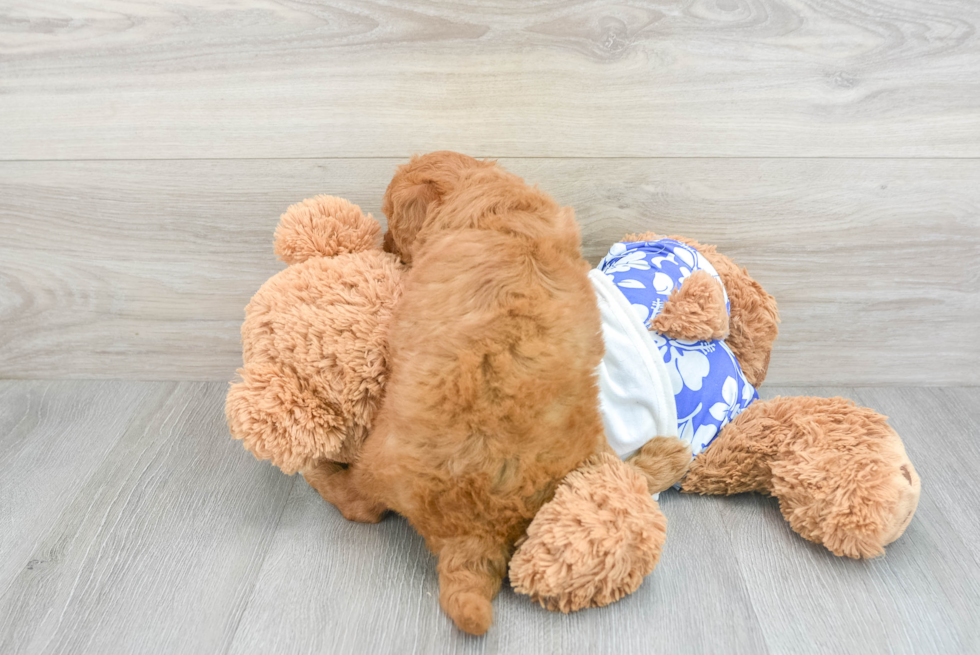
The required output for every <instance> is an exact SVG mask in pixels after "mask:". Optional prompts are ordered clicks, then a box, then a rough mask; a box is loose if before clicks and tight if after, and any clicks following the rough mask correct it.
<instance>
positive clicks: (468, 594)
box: [438, 536, 508, 635]
mask: <svg viewBox="0 0 980 655" xmlns="http://www.w3.org/2000/svg"><path fill="white" fill-rule="evenodd" d="M507 551H508V549H507V547H506V545H505V544H503V543H495V542H494V541H493V540H490V539H485V538H480V537H475V536H461V537H453V538H451V539H448V540H446V541H445V542H444V543H442V544H441V545H440V548H439V566H438V570H439V604H440V605H442V609H443V611H445V612H446V614H448V615H449V617H450V618H451V619H452V620H453V622H454V623H455V624H456V626H457V627H458V628H459V629H460V630H462V631H464V632H468V633H469V634H471V635H482V634H483V633H485V632H486V631H487V629H489V627H490V624H491V623H492V621H493V606H492V605H491V601H492V600H493V598H494V596H496V595H497V592H498V591H500V584H501V582H502V581H503V579H504V575H505V574H506V573H507Z"/></svg>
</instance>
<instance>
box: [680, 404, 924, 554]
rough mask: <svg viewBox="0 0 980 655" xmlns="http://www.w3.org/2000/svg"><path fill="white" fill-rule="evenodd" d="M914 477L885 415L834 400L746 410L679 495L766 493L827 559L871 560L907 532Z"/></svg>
mask: <svg viewBox="0 0 980 655" xmlns="http://www.w3.org/2000/svg"><path fill="white" fill-rule="evenodd" d="M920 489H921V484H920V480H919V476H918V474H917V473H916V471H915V467H913V466H912V462H911V461H909V458H908V456H907V455H906V453H905V448H904V446H903V445H902V441H901V439H900V438H899V436H898V435H897V434H896V433H895V431H894V430H892V428H891V427H890V426H889V425H888V424H887V423H886V421H885V417H884V416H881V415H880V414H878V413H877V412H874V411H873V410H871V409H868V408H866V407H858V406H856V405H854V404H853V403H852V402H850V401H848V400H845V399H843V398H812V397H795V398H774V399H772V400H767V401H759V402H756V403H753V404H752V405H750V406H749V407H748V409H746V410H745V411H744V412H743V413H742V414H740V415H739V416H738V417H737V418H736V419H735V420H734V421H732V422H731V423H729V424H728V425H727V426H726V427H725V428H724V429H723V430H722V432H721V434H719V435H718V437H717V438H716V439H715V441H713V442H712V443H711V445H710V446H709V447H708V448H707V449H706V450H705V451H704V452H703V453H701V455H699V456H698V457H697V458H696V459H695V460H694V463H693V464H692V465H691V470H690V472H689V473H688V476H687V478H685V480H684V482H683V485H682V491H684V492H687V493H703V494H732V493H740V492H745V491H760V492H764V493H770V494H772V495H773V496H775V497H776V498H778V499H779V508H780V511H781V512H782V513H783V516H784V517H786V520H787V521H789V523H790V526H791V527H792V528H793V529H794V530H795V531H796V532H797V533H799V534H800V535H801V536H803V537H804V538H806V539H809V540H810V541H813V542H816V543H819V544H822V545H824V546H825V547H827V548H828V549H829V550H830V551H831V552H833V553H834V554H835V555H844V556H847V557H853V558H862V557H874V556H876V555H880V554H882V553H883V552H884V547H885V546H887V545H888V544H890V543H891V542H893V541H894V540H895V539H897V538H898V537H899V536H900V535H901V534H902V533H903V532H904V531H905V528H906V527H908V524H909V522H910V521H911V519H912V515H913V514H914V513H915V509H916V506H917V504H918V500H919V492H920Z"/></svg>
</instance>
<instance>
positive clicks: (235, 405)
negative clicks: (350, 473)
mask: <svg viewBox="0 0 980 655" xmlns="http://www.w3.org/2000/svg"><path fill="white" fill-rule="evenodd" d="M275 252H276V254H277V255H278V256H279V258H280V259H282V260H283V261H284V262H286V263H287V264H289V266H288V267H287V268H286V269H284V270H282V271H280V272H279V273H277V274H276V275H274V276H273V277H272V278H270V279H269V280H268V281H267V282H266V283H265V284H263V285H262V287H261V288H260V289H259V290H258V292H257V293H256V294H255V296H253V297H252V300H251V302H249V304H248V306H247V307H246V308H245V322H244V323H243V324H242V331H241V337H242V352H243V366H242V368H240V369H239V370H238V376H239V380H237V381H235V382H233V383H232V385H231V387H230V388H229V391H228V397H227V401H226V405H225V413H226V416H227V419H228V425H229V428H230V430H231V433H232V435H233V436H234V437H235V438H237V439H241V440H242V442H243V443H244V445H245V447H246V448H247V449H248V450H250V451H251V452H252V453H253V454H254V455H255V456H256V457H257V458H259V459H268V460H270V461H271V462H272V463H273V464H275V465H276V466H278V467H279V468H281V469H282V470H283V471H284V472H286V473H294V472H297V471H302V470H304V469H306V468H308V467H309V466H311V465H312V464H313V463H315V462H317V461H321V460H324V459H326V460H333V461H338V462H349V461H352V460H353V459H354V457H356V454H357V452H358V450H359V448H360V444H361V442H362V441H363V440H364V438H365V437H366V436H367V433H368V431H369V430H370V426H371V422H372V420H373V418H374V414H375V413H376V411H377V408H378V405H379V403H380V400H381V395H382V392H383V389H384V384H385V381H386V379H387V375H388V342H387V329H388V322H389V320H390V317H391V310H392V307H393V305H394V303H395V301H396V300H397V297H398V295H399V294H400V287H401V273H402V265H401V263H400V262H399V261H398V259H397V257H395V256H394V255H390V254H387V253H385V252H382V250H381V226H380V225H379V224H378V222H377V221H375V220H374V218H372V217H371V215H370V214H368V215H365V214H364V213H363V212H362V211H361V209H360V207H358V206H357V205H354V204H352V203H350V202H348V201H346V200H343V199H342V198H335V197H332V196H316V197H315V198H310V199H308V200H304V201H303V202H301V203H298V204H295V205H293V206H291V207H290V208H289V209H288V210H287V211H286V213H284V214H283V215H282V217H281V218H280V221H279V226H278V228H277V229H276V233H275Z"/></svg>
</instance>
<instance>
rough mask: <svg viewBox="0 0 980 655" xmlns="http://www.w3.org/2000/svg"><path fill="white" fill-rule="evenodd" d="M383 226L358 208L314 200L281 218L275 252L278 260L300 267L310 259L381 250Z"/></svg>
mask: <svg viewBox="0 0 980 655" xmlns="http://www.w3.org/2000/svg"><path fill="white" fill-rule="evenodd" d="M380 245H381V226H380V225H379V224H378V222H377V221H376V220H374V218H373V217H372V216H371V215H370V214H368V215H367V216H365V215H364V212H362V211H361V208H360V207H358V206H357V205H355V204H353V203H351V202H349V201H347V200H344V199H343V198H337V197H335V196H315V197H313V198H308V199H307V200H304V201H303V202H300V203H297V204H295V205H292V206H291V207H290V208H289V209H287V210H286V213H285V214H283V215H282V216H281V217H280V218H279V226H278V227H277V228H276V237H275V248H276V255H278V257H279V259H281V260H282V261H284V262H286V263H287V264H299V263H300V262H305V261H306V260H307V259H310V258H311V257H335V256H337V255H344V254H347V253H353V252H361V251H364V250H371V249H376V248H379V247H380Z"/></svg>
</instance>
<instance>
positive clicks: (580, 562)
mask: <svg viewBox="0 0 980 655" xmlns="http://www.w3.org/2000/svg"><path fill="white" fill-rule="evenodd" d="M685 454H686V460H687V461H685V463H684V467H686V466H687V464H688V463H689V462H690V457H691V455H690V450H687V451H686V453H685ZM666 538H667V519H666V518H664V515H663V513H662V512H661V511H660V507H659V506H658V505H657V501H655V500H654V499H653V498H652V497H651V496H650V491H649V489H648V482H647V479H646V477H645V476H644V475H641V474H640V472H639V471H638V470H637V468H636V467H635V466H630V465H629V464H627V463H625V462H623V461H621V460H620V459H619V457H617V456H616V455H614V454H609V453H599V454H596V455H593V456H592V457H591V458H589V459H588V460H587V461H586V462H585V464H583V465H582V466H580V467H579V468H578V469H576V470H574V471H572V472H571V473H569V474H568V475H567V476H565V479H564V480H563V481H562V483H561V485H560V486H559V487H558V490H557V491H556V492H555V497H554V498H553V499H552V500H551V501H549V502H547V503H545V505H544V506H543V507H541V509H539V510H538V513H537V514H536V515H535V517H534V520H533V521H531V525H530V526H528V528H527V537H526V538H525V539H524V540H523V542H522V543H521V544H520V546H519V547H518V549H517V552H516V553H514V557H513V558H512V559H511V561H510V583H511V585H512V586H513V587H514V591H516V592H517V593H519V594H527V595H528V596H530V597H531V600H534V601H537V602H538V603H540V604H541V606H542V607H545V608H547V609H549V610H553V611H560V612H574V611H577V610H580V609H584V608H586V607H603V606H605V605H608V604H609V603H612V602H614V601H616V600H618V599H620V598H622V597H623V596H626V595H627V594H631V593H633V592H634V591H636V589H637V588H638V587H639V586H640V583H642V582H643V578H644V577H645V576H647V575H649V574H650V573H651V572H652V571H653V569H654V567H656V565H657V562H658V561H659V560H660V553H661V550H662V548H663V545H664V542H665V540H666Z"/></svg>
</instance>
